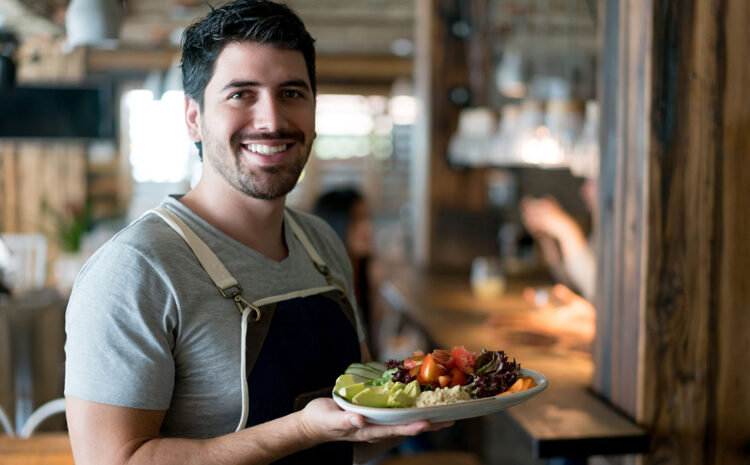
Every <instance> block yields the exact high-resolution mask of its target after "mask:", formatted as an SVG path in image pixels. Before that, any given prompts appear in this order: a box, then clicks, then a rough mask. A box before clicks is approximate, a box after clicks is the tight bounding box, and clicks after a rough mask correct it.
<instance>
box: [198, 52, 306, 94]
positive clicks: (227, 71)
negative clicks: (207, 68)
mask: <svg viewBox="0 0 750 465" xmlns="http://www.w3.org/2000/svg"><path fill="white" fill-rule="evenodd" d="M261 78H262V79H263V80H264V81H269V82H267V83H269V84H270V83H272V82H273V81H274V80H278V81H290V80H303V81H304V82H305V83H306V84H307V86H308V87H309V86H310V77H309V74H308V70H307V65H306V63H305V57H304V55H303V54H302V52H301V51H299V50H293V49H289V48H285V47H279V46H275V45H266V44H259V43H257V42H230V43H228V44H227V45H226V46H225V47H224V48H223V49H222V51H221V52H220V53H219V55H218V57H217V58H216V62H215V63H214V69H213V73H212V75H211V80H210V81H209V85H210V84H211V81H214V85H217V84H218V85H220V86H224V85H225V84H226V82H228V81H231V80H237V79H239V80H256V79H261ZM219 81H222V82H219Z"/></svg>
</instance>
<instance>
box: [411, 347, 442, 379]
mask: <svg viewBox="0 0 750 465" xmlns="http://www.w3.org/2000/svg"><path fill="white" fill-rule="evenodd" d="M444 374H445V368H443V367H442V366H441V365H440V364H439V363H438V362H437V360H435V357H433V356H432V354H427V356H426V357H425V358H424V362H423V363H422V367H421V369H420V370H419V374H418V375H417V381H419V384H422V385H424V384H436V383H437V382H438V378H440V376H442V375H444Z"/></svg>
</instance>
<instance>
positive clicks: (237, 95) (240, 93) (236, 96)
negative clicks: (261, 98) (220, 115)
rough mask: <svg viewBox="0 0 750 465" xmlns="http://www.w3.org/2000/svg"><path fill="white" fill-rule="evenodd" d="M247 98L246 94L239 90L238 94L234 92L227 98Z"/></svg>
mask: <svg viewBox="0 0 750 465" xmlns="http://www.w3.org/2000/svg"><path fill="white" fill-rule="evenodd" d="M245 97H247V92H245V91H244V90H241V91H239V92H235V93H233V94H232V95H230V96H229V98H230V99H241V98H245Z"/></svg>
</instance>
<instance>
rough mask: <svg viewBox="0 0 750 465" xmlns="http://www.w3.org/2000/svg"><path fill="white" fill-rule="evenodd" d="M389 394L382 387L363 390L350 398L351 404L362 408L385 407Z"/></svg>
mask: <svg viewBox="0 0 750 465" xmlns="http://www.w3.org/2000/svg"><path fill="white" fill-rule="evenodd" d="M388 395H389V392H388V390H387V389H385V387H384V386H373V387H369V388H365V389H364V390H362V391H360V392H359V393H358V394H357V395H355V396H354V397H353V398H352V403H354V404H357V405H361V406H363V407H387V406H388Z"/></svg>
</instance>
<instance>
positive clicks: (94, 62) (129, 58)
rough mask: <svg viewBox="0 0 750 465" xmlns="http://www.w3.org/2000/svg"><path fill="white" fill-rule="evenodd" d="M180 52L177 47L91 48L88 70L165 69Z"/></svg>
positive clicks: (147, 70)
mask: <svg viewBox="0 0 750 465" xmlns="http://www.w3.org/2000/svg"><path fill="white" fill-rule="evenodd" d="M180 53H181V52H180V50H179V49H177V48H118V49H116V50H102V49H95V48H91V49H88V50H87V51H86V70H87V71H88V72H89V73H116V72H131V71H136V72H139V71H140V72H149V71H152V70H161V71H164V70H166V69H168V68H169V67H170V66H171V65H172V62H173V61H174V60H175V58H176V57H177V56H179V54H180Z"/></svg>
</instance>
